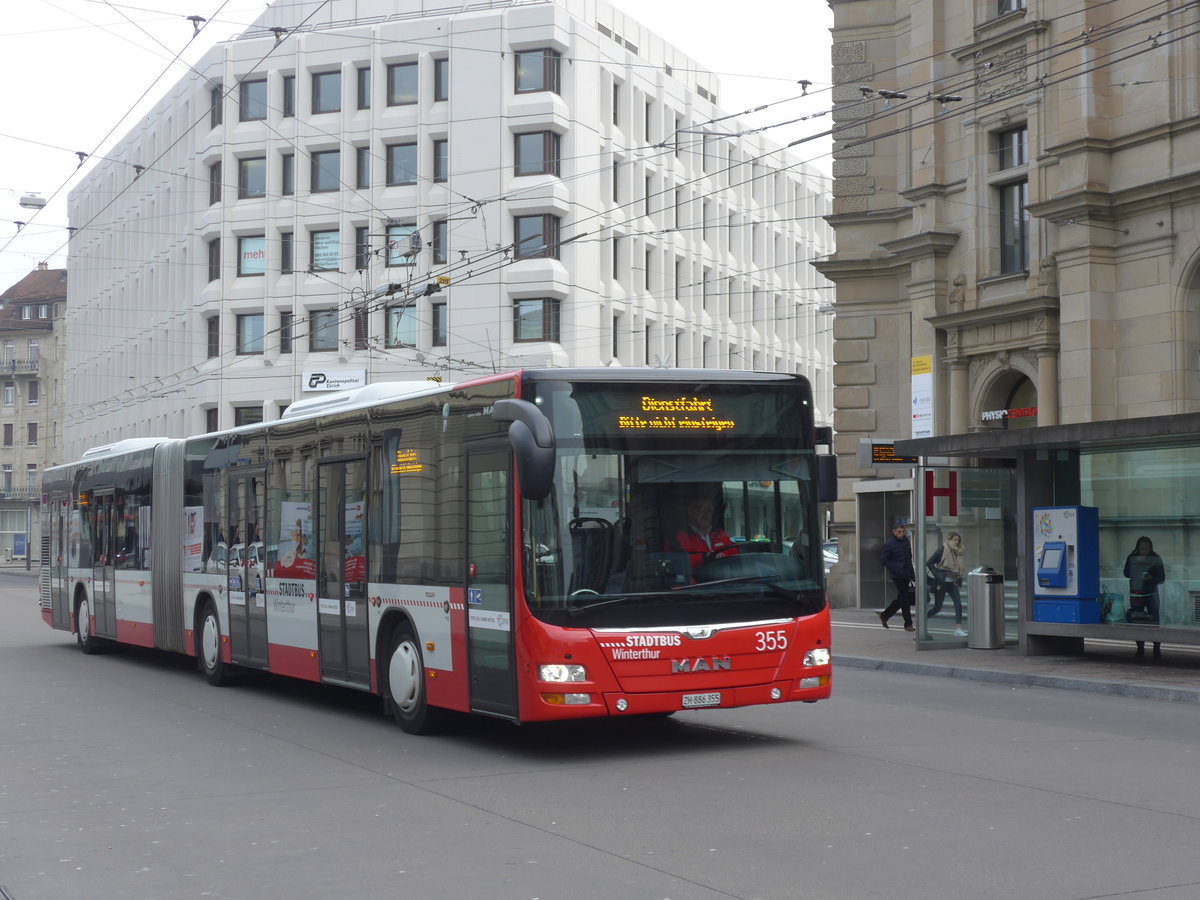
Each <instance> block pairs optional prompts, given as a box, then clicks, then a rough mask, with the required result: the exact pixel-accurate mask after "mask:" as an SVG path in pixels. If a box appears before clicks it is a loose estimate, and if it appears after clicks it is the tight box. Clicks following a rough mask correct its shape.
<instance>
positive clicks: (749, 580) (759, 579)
mask: <svg viewBox="0 0 1200 900" xmlns="http://www.w3.org/2000/svg"><path fill="white" fill-rule="evenodd" d="M774 577H775V576H773V575H741V576H738V577H737V578H721V579H718V580H717V581H701V582H700V583H699V584H693V585H690V587H694V588H698V587H712V586H713V585H720V584H762V585H765V586H766V587H769V588H770V589H771V590H773V591H774V592H775V593H777V594H778V595H779V596H780V597H783V598H784V599H786V600H795V599H796V594H797V593H798V592H797V591H789V590H788V589H787V588H782V587H780V586H779V585H777V584H776V583H775V582H773V581H769V580H768V579H770V578H774Z"/></svg>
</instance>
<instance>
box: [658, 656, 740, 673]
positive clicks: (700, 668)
mask: <svg viewBox="0 0 1200 900" xmlns="http://www.w3.org/2000/svg"><path fill="white" fill-rule="evenodd" d="M732 668H733V660H732V659H730V658H729V657H728V656H714V657H713V658H712V659H711V660H708V659H673V660H671V673H672V674H674V673H676V672H721V671H724V672H728V671H730V670H731V669H732Z"/></svg>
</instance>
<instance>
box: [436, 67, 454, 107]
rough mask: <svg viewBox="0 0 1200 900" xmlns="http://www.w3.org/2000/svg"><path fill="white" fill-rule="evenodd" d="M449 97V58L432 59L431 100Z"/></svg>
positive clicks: (438, 100) (437, 100) (447, 98)
mask: <svg viewBox="0 0 1200 900" xmlns="http://www.w3.org/2000/svg"><path fill="white" fill-rule="evenodd" d="M449 99H450V60H448V59H435V60H434V61H433V100H434V102H435V103H437V102H440V101H442V100H449Z"/></svg>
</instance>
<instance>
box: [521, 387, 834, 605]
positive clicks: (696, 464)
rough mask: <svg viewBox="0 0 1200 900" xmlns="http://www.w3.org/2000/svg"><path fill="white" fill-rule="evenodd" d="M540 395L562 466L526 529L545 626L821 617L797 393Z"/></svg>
mask: <svg viewBox="0 0 1200 900" xmlns="http://www.w3.org/2000/svg"><path fill="white" fill-rule="evenodd" d="M539 391H540V393H539V397H538V401H537V402H539V405H540V406H541V407H542V409H543V410H544V411H547V413H548V417H549V418H550V419H551V421H552V423H553V425H554V428H555V438H556V441H557V446H558V460H557V466H556V470H555V486H554V489H553V491H551V494H550V496H549V497H547V498H546V499H545V500H543V501H540V502H537V503H534V502H527V504H526V509H525V515H524V535H523V539H524V560H523V562H524V583H525V596H526V602H527V604H528V606H529V608H530V610H531V611H532V612H533V614H534V615H535V616H537V617H538V618H540V619H542V620H543V621H547V622H550V623H553V624H561V625H576V626H587V627H598V628H629V627H638V628H650V627H655V626H660V625H661V626H666V625H668V624H672V625H684V626H686V625H712V624H719V623H730V622H748V621H768V620H774V619H780V618H792V617H796V616H803V615H811V614H814V613H816V612H819V611H820V610H822V609H823V608H824V605H825V599H824V588H823V583H822V577H823V564H822V558H821V553H820V548H821V539H820V538H821V536H820V532H819V530H818V515H817V508H816V495H815V488H814V474H815V473H814V459H813V450H812V445H811V439H807V440H806V439H805V438H804V436H805V435H811V425H809V427H808V428H807V430H806V429H805V427H804V423H805V421H808V422H809V423H811V418H810V416H811V414H810V413H809V412H808V407H807V405H806V404H804V403H803V402H802V401H803V400H805V399H806V397H804V396H803V394H802V393H801V392H800V391H797V390H796V389H795V387H794V386H793V385H790V384H784V385H774V386H770V387H763V386H758V385H755V386H753V388H752V389H751V388H750V387H748V386H747V385H744V384H738V385H704V386H696V387H695V389H690V390H689V391H687V392H685V393H682V394H681V393H679V392H678V391H677V390H676V391H674V392H672V391H671V390H669V389H664V386H663V385H651V386H641V387H639V386H631V387H629V388H627V387H625V386H624V385H621V386H618V387H614V386H613V385H612V384H608V385H604V386H602V387H600V386H591V385H583V384H573V385H560V386H559V387H558V389H557V390H553V389H551V390H548V389H547V388H546V386H543V385H539ZM669 406H674V407H676V409H667V410H666V411H665V412H664V411H663V410H662V409H655V408H654V407H669ZM631 407H637V411H635V412H629V410H630V408H631ZM643 407H651V409H649V410H644V411H643ZM684 407H692V408H693V409H683V408H684ZM697 407H698V408H699V409H695V408H697ZM685 417H688V418H690V419H691V420H692V421H689V422H686V423H684V422H683V421H682V420H683V419H684V418H685ZM697 422H698V423H699V424H696V423H697ZM623 423H624V427H623ZM639 423H648V425H647V427H644V428H639V427H637V426H638V424H639ZM707 423H712V424H707Z"/></svg>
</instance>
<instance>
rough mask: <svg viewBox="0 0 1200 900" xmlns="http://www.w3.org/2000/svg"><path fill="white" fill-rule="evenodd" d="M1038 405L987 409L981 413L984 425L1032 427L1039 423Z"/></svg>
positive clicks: (980, 417)
mask: <svg viewBox="0 0 1200 900" xmlns="http://www.w3.org/2000/svg"><path fill="white" fill-rule="evenodd" d="M1037 414H1038V408H1037V407H1036V406H1017V407H1013V408H1012V409H985V410H984V411H983V412H982V413H980V415H979V419H980V421H981V422H983V424H984V425H990V426H992V427H997V426H998V427H1000V428H1032V427H1033V426H1035V425H1037Z"/></svg>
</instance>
